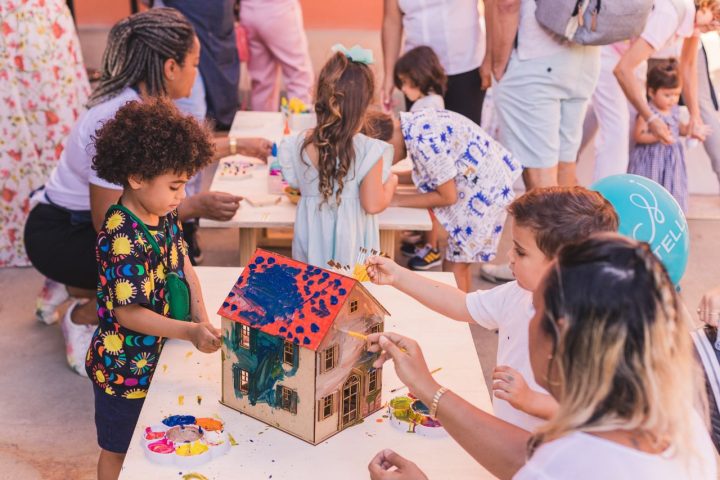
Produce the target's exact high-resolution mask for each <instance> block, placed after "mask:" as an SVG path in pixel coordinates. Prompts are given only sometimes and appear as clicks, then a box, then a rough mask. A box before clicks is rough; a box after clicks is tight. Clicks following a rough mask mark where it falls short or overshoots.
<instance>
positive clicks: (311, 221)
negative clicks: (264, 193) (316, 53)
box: [278, 45, 397, 266]
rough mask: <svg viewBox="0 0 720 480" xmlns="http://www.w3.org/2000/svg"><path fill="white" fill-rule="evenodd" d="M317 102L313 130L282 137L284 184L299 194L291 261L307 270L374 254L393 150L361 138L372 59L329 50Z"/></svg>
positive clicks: (388, 195)
mask: <svg viewBox="0 0 720 480" xmlns="http://www.w3.org/2000/svg"><path fill="white" fill-rule="evenodd" d="M334 50H335V54H334V55H333V56H332V57H330V59H329V60H328V61H327V63H326V64H325V66H323V68H322V70H321V71H320V76H319V78H318V82H317V91H316V94H315V113H316V114H317V127H315V128H313V129H310V130H306V131H303V132H300V133H298V134H296V135H292V136H290V137H287V138H286V139H285V140H284V141H283V142H282V144H281V145H280V148H279V150H278V160H279V161H280V163H281V165H282V169H283V176H284V177H285V179H286V180H287V182H288V183H289V184H290V186H292V187H296V188H298V189H300V192H301V193H302V196H301V198H300V203H299V204H298V210H297V219H296V221H295V235H294V237H293V244H292V256H293V258H295V259H296V260H300V261H303V262H306V263H310V264H312V265H318V266H325V265H326V264H327V262H328V260H335V261H336V262H340V263H341V264H342V265H354V264H355V259H356V258H357V255H358V252H359V249H360V248H366V249H367V250H368V251H369V250H370V249H373V248H374V249H378V250H379V249H380V229H379V224H378V220H377V217H376V215H375V214H377V213H380V212H382V211H383V210H385V208H386V207H387V206H388V205H389V204H390V200H391V199H392V196H393V193H394V192H395V187H396V186H397V176H395V175H394V174H391V173H390V167H391V165H392V158H393V149H392V147H391V146H390V145H389V144H387V143H385V142H383V141H380V140H376V139H372V138H370V137H367V136H365V135H363V134H362V133H360V130H361V128H362V127H363V123H364V118H365V112H366V111H367V109H368V106H369V105H370V101H371V100H372V96H373V93H374V90H375V84H374V80H373V78H374V77H373V74H372V72H371V70H370V67H369V64H370V63H372V52H370V51H369V50H364V49H362V48H360V47H357V46H356V47H353V48H352V49H350V50H347V49H345V47H343V46H342V45H336V46H335V47H334Z"/></svg>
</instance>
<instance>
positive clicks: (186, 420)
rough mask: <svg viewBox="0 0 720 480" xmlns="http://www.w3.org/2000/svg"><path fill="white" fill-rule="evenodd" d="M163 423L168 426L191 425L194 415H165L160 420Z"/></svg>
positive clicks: (193, 421)
mask: <svg viewBox="0 0 720 480" xmlns="http://www.w3.org/2000/svg"><path fill="white" fill-rule="evenodd" d="M162 423H163V424H165V425H167V426H168V427H176V426H178V425H193V424H194V423H195V417H193V416H192V415H170V416H169V417H165V419H164V420H163V421H162Z"/></svg>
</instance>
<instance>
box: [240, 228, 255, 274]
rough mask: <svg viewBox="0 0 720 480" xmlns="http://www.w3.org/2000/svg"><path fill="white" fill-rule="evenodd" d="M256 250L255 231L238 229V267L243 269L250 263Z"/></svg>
mask: <svg viewBox="0 0 720 480" xmlns="http://www.w3.org/2000/svg"><path fill="white" fill-rule="evenodd" d="M256 248H257V229H255V228H241V229H240V266H241V267H244V266H245V265H247V264H248V262H249V261H250V258H251V257H252V255H253V253H255V249H256Z"/></svg>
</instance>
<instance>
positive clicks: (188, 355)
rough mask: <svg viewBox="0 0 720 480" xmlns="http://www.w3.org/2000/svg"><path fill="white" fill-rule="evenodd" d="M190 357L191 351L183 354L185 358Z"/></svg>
mask: <svg viewBox="0 0 720 480" xmlns="http://www.w3.org/2000/svg"><path fill="white" fill-rule="evenodd" d="M190 355H192V350H190V351H189V352H187V353H186V354H185V358H190Z"/></svg>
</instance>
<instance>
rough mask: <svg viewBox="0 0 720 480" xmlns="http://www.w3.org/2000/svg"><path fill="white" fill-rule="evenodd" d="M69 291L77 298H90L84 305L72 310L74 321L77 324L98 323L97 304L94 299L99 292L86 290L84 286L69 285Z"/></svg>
mask: <svg viewBox="0 0 720 480" xmlns="http://www.w3.org/2000/svg"><path fill="white" fill-rule="evenodd" d="M67 291H68V293H69V294H70V295H71V296H73V297H77V298H88V299H90V301H89V302H87V303H86V304H84V305H80V306H78V307H76V308H75V310H73V312H72V317H71V318H72V321H73V323H75V324H77V325H97V323H98V317H97V305H96V304H95V302H94V301H93V299H94V298H95V297H96V295H97V293H96V292H95V290H85V289H84V288H75V287H67Z"/></svg>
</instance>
